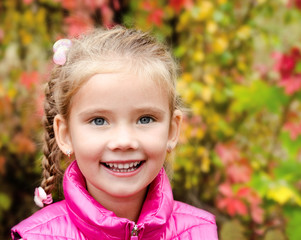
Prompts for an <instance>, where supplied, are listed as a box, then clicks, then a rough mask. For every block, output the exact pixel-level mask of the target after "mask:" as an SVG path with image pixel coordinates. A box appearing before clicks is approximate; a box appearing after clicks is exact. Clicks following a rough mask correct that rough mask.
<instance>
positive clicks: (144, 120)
mask: <svg viewBox="0 0 301 240" xmlns="http://www.w3.org/2000/svg"><path fill="white" fill-rule="evenodd" d="M152 122H154V119H153V118H152V117H147V116H146V117H142V118H140V119H139V120H138V123H139V124H149V123H152Z"/></svg>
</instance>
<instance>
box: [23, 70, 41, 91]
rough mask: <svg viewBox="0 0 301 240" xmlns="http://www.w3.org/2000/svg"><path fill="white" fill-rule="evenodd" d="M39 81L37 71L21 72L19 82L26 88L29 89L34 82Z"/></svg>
mask: <svg viewBox="0 0 301 240" xmlns="http://www.w3.org/2000/svg"><path fill="white" fill-rule="evenodd" d="M38 82H39V73H38V72H37V71H33V72H23V73H22V74H21V79H20V83H21V84H22V85H23V86H25V87H26V88H27V89H30V88H31V87H33V86H34V85H35V84H37V83H38Z"/></svg>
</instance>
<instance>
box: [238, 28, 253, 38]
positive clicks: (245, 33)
mask: <svg viewBox="0 0 301 240" xmlns="http://www.w3.org/2000/svg"><path fill="white" fill-rule="evenodd" d="M236 34H237V37H238V38H239V39H242V40H246V39H248V38H249V37H250V35H251V28H250V27H249V26H247V25H244V26H241V27H240V28H239V29H238V30H237V33H236Z"/></svg>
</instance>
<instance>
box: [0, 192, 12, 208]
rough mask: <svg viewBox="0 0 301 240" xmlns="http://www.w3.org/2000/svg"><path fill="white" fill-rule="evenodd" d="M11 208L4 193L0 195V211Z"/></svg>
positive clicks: (8, 198)
mask: <svg viewBox="0 0 301 240" xmlns="http://www.w3.org/2000/svg"><path fill="white" fill-rule="evenodd" d="M10 206H11V199H10V197H9V196H8V195H7V194H5V193H0V209H3V210H8V209H9V208H10Z"/></svg>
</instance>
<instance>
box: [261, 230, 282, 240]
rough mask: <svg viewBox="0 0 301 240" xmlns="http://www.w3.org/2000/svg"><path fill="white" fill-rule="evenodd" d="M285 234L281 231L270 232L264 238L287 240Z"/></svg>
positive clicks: (266, 239)
mask: <svg viewBox="0 0 301 240" xmlns="http://www.w3.org/2000/svg"><path fill="white" fill-rule="evenodd" d="M285 239H286V238H285V237H284V235H283V233H282V232H281V231H280V230H269V231H268V232H267V234H266V235H265V237H264V240H285Z"/></svg>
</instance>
